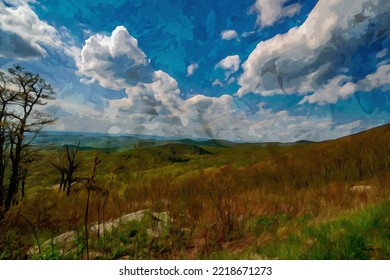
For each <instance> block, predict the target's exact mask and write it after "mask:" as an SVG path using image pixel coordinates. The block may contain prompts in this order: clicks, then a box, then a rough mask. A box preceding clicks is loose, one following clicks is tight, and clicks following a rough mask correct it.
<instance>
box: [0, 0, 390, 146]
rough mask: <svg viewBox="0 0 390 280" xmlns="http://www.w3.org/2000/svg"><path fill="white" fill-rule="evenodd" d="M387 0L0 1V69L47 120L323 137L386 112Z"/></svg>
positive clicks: (88, 127)
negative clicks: (25, 83)
mask: <svg viewBox="0 0 390 280" xmlns="http://www.w3.org/2000/svg"><path fill="white" fill-rule="evenodd" d="M389 11H390V2H389V1H387V0H372V1H368V0H319V1H303V0H301V1H299V0H295V1H294V0H243V1H236V0H225V1H217V0H207V1H206V0H198V1H195V0H193V1H190V0H187V1H184V0H182V1H173V0H150V1H140V0H138V1H136V0H134V1H125V0H122V1H120V0H118V1H111V0H104V1H99V0H94V1H87V0H85V1H84V0H83V1H75V0H69V1H53V0H37V1H28V0H2V1H1V2H0V66H1V68H2V69H5V68H7V67H9V66H12V65H13V64H15V63H17V64H21V65H23V66H25V67H26V68H27V69H29V70H32V71H35V72H37V73H41V75H42V76H43V77H44V78H46V80H48V81H49V82H50V83H51V84H52V85H53V86H54V88H55V89H56V92H57V98H56V100H53V101H51V102H49V103H48V104H47V105H46V106H45V107H44V108H42V110H45V111H46V112H48V113H50V114H53V115H55V116H56V117H57V121H56V123H55V124H54V125H53V126H51V127H49V129H51V130H65V131H85V132H103V133H106V132H107V133H113V134H146V135H159V136H169V137H178V138H187V137H191V138H220V139H227V140H234V141H252V142H261V141H282V142H291V141H298V140H303V139H306V140H315V141H319V140H324V139H331V138H336V137H340V136H344V135H348V134H351V133H355V132H358V131H361V130H365V129H368V128H371V127H375V126H379V125H382V124H386V123H389V121H390V117H389V114H390V93H389V89H390V50H389V48H390V37H389V33H390V30H389V29H390V13H389Z"/></svg>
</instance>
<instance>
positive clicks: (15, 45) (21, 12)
mask: <svg viewBox="0 0 390 280" xmlns="http://www.w3.org/2000/svg"><path fill="white" fill-rule="evenodd" d="M8 4H11V5H6V4H5V3H4V2H0V57H8V58H18V59H31V58H39V57H43V56H46V55H47V52H46V50H45V47H59V46H60V45H61V39H60V36H59V34H58V32H57V30H56V29H55V28H54V27H53V26H51V25H49V24H48V23H46V22H44V21H42V20H41V19H39V17H38V16H37V14H35V12H34V11H33V10H32V9H31V7H30V6H29V5H28V2H27V1H11V2H9V3H8Z"/></svg>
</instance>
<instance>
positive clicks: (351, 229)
mask: <svg viewBox="0 0 390 280" xmlns="http://www.w3.org/2000/svg"><path fill="white" fill-rule="evenodd" d="M389 213H390V202H385V203H383V204H381V205H378V206H374V207H370V208H367V209H364V210H361V211H359V212H357V213H355V214H348V215H345V216H342V217H339V218H338V219H337V220H335V221H331V222H325V223H323V224H313V221H312V223H311V224H309V225H303V226H302V227H301V228H300V226H299V224H298V226H297V228H296V229H295V230H294V231H293V232H292V233H290V234H288V236H287V237H285V238H277V239H274V240H272V241H270V242H266V243H265V244H258V245H257V246H254V247H252V248H251V249H249V250H246V251H245V252H241V253H237V254H235V253H231V254H229V253H226V252H225V253H223V252H222V253H220V254H215V255H214V257H216V258H233V259H235V258H238V259H239V258H256V257H261V258H266V259H287V260H290V259H292V260H302V259H309V260H364V259H390V215H389ZM259 222H260V223H262V224H263V227H264V225H265V227H264V230H270V228H271V227H272V225H273V224H274V223H275V219H274V218H267V219H265V218H264V217H260V218H259ZM280 226H283V223H282V224H281V225H280Z"/></svg>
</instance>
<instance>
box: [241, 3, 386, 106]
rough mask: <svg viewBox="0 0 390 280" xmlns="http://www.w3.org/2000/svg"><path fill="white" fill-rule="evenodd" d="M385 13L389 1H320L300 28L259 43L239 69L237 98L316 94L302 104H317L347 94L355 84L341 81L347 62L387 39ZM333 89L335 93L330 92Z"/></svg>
mask: <svg viewBox="0 0 390 280" xmlns="http://www.w3.org/2000/svg"><path fill="white" fill-rule="evenodd" d="M389 10H390V2H389V1H387V0H376V1H370V0H343V1H340V0H319V2H318V3H317V5H316V6H315V7H314V8H313V10H312V11H311V12H310V14H309V16H308V18H307V20H306V21H305V22H304V23H303V24H302V25H301V26H299V27H294V28H292V29H290V30H289V31H288V32H287V33H286V34H280V35H276V36H275V37H273V38H271V39H269V40H266V41H262V42H260V43H259V44H258V45H257V47H256V48H255V50H254V51H253V52H252V53H251V54H250V56H249V57H248V59H247V61H246V62H244V63H243V65H242V67H243V70H244V73H243V75H241V77H240V78H239V82H238V83H239V85H240V89H239V90H238V95H239V96H242V95H244V94H246V93H248V92H253V93H257V94H261V95H263V96H271V95H275V94H298V95H306V94H310V93H313V92H315V94H314V95H312V96H311V97H306V98H305V99H304V102H306V101H308V102H316V101H318V102H320V103H334V102H335V101H337V99H338V98H344V97H347V96H349V95H351V94H352V93H353V91H354V89H358V88H359V86H358V87H355V86H354V85H353V84H352V83H351V82H348V79H350V78H346V77H345V76H346V75H347V74H348V71H349V70H350V69H348V68H346V65H348V64H346V63H345V61H349V60H353V59H354V58H353V54H354V53H356V52H358V49H359V48H361V47H364V46H367V45H368V44H371V43H374V42H376V41H377V40H381V39H382V38H385V37H386V36H388V35H389V33H390V29H389V28H390V27H389V26H390V14H389V13H388V11H389ZM378 30H381V32H377V31H378ZM379 51H380V50H379ZM378 65H379V64H378ZM340 77H342V79H341V78H340ZM344 81H345V82H344ZM379 81H383V79H379ZM337 86H340V87H341V89H339V92H338V93H337V92H336V93H331V89H332V88H335V87H337ZM320 95H322V96H321V97H320Z"/></svg>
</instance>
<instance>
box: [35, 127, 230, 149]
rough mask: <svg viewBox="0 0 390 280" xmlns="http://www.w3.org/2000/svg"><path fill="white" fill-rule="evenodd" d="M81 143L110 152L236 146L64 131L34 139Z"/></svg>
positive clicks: (53, 143) (44, 133) (83, 146)
mask: <svg viewBox="0 0 390 280" xmlns="http://www.w3.org/2000/svg"><path fill="white" fill-rule="evenodd" d="M79 142H80V148H81V149H83V150H89V149H104V150H108V151H124V150H130V149H134V148H142V147H155V146H163V145H166V144H172V143H178V144H187V145H198V146H207V147H231V146H234V145H236V144H235V143H233V142H229V141H225V140H214V139H212V140H207V139H196V140H194V139H174V138H168V137H161V136H149V135H112V134H104V133H83V132H62V131H61V132H59V131H42V132H41V133H40V134H39V135H38V136H37V137H36V139H34V141H33V144H34V145H40V146H46V147H53V148H57V147H61V146H63V145H65V144H67V145H77V144H78V143H79Z"/></svg>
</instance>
